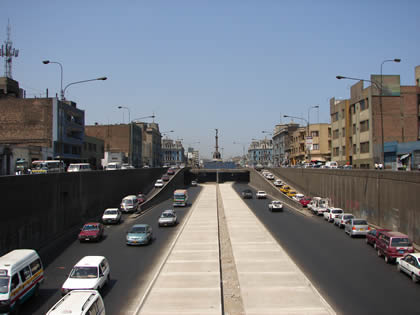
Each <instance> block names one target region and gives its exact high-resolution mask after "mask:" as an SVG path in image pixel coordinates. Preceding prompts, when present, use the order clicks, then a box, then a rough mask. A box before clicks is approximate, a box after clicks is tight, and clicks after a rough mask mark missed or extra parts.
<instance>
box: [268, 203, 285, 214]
mask: <svg viewBox="0 0 420 315" xmlns="http://www.w3.org/2000/svg"><path fill="white" fill-rule="evenodd" d="M268 209H269V210H270V211H271V212H274V211H283V204H282V203H281V202H280V201H279V200H273V201H272V202H270V203H269V204H268Z"/></svg>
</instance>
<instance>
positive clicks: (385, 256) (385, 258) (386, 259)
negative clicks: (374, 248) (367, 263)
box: [384, 255, 390, 264]
mask: <svg viewBox="0 0 420 315" xmlns="http://www.w3.org/2000/svg"><path fill="white" fill-rule="evenodd" d="M384 260H385V262H386V263H387V264H389V263H390V259H389V258H388V256H387V255H384Z"/></svg>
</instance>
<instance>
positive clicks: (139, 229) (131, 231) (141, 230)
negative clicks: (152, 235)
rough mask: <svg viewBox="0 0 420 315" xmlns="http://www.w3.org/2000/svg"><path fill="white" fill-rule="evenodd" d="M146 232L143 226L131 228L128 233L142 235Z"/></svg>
mask: <svg viewBox="0 0 420 315" xmlns="http://www.w3.org/2000/svg"><path fill="white" fill-rule="evenodd" d="M144 232H146V227H144V226H133V227H132V228H131V230H130V232H129V233H144Z"/></svg>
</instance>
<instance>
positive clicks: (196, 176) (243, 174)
mask: <svg viewBox="0 0 420 315" xmlns="http://www.w3.org/2000/svg"><path fill="white" fill-rule="evenodd" d="M184 178H185V184H186V185H189V184H190V183H191V181H193V180H196V181H197V182H198V183H206V182H215V183H216V182H217V183H224V182H245V183H248V182H249V171H248V170H237V169H216V170H212V169H190V170H189V171H187V172H185V177H184Z"/></svg>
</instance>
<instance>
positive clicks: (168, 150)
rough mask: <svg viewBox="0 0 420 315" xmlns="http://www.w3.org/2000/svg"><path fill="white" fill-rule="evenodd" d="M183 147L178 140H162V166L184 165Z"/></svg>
mask: <svg viewBox="0 0 420 315" xmlns="http://www.w3.org/2000/svg"><path fill="white" fill-rule="evenodd" d="M184 151H185V150H184V147H183V146H182V142H181V141H180V140H176V141H174V140H172V139H169V138H166V139H162V164H163V165H177V166H180V165H181V164H184V163H185V155H184Z"/></svg>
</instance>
